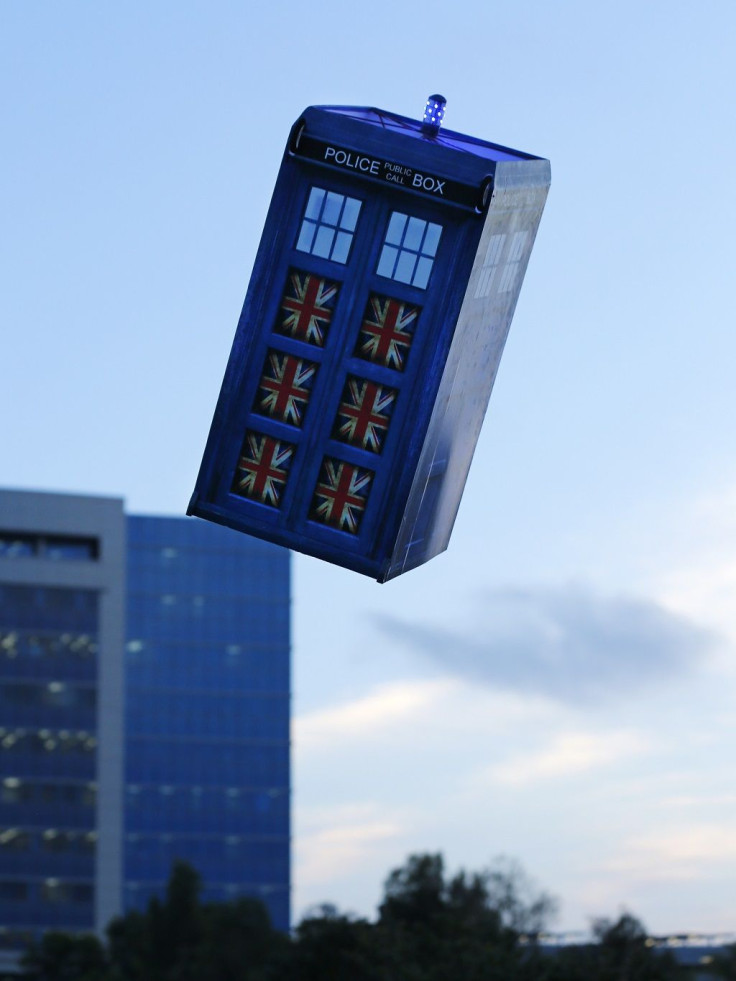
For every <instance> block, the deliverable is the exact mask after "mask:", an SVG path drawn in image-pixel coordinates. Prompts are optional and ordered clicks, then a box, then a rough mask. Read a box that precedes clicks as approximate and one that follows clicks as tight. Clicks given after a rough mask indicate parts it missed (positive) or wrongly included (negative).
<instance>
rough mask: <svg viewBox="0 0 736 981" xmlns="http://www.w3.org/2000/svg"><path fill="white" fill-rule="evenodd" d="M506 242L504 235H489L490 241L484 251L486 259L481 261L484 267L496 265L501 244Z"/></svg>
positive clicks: (499, 256)
mask: <svg viewBox="0 0 736 981" xmlns="http://www.w3.org/2000/svg"><path fill="white" fill-rule="evenodd" d="M505 241H506V236H505V235H491V238H490V241H489V243H488V248H487V249H486V257H485V259H484V260H483V265H484V266H495V265H496V263H497V262H498V261H499V259H500V258H501V249H502V248H503V243H504V242H505Z"/></svg>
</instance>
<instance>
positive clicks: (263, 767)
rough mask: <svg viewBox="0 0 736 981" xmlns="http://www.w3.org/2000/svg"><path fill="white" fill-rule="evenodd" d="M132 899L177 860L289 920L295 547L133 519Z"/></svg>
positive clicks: (128, 825)
mask: <svg viewBox="0 0 736 981" xmlns="http://www.w3.org/2000/svg"><path fill="white" fill-rule="evenodd" d="M127 639H128V642H127V650H126V683H127V707H126V724H125V729H126V796H125V833H126V834H125V846H124V847H125V855H124V865H125V906H126V908H138V909H142V908H144V907H145V905H146V904H147V902H148V900H149V899H150V897H151V896H153V895H161V894H162V892H163V890H164V888H165V884H166V881H167V879H168V876H169V873H170V870H171V864H172V862H173V861H174V860H175V859H176V858H181V859H184V860H186V861H188V862H190V863H191V864H192V865H193V866H194V867H195V868H196V869H197V871H198V872H199V873H200V875H201V877H202V880H203V886H204V888H203V898H204V899H216V900H229V899H233V898H235V897H236V896H239V895H254V896H257V897H259V898H261V899H262V900H263V901H264V902H265V903H266V905H267V906H268V908H269V911H270V914H271V917H272V920H273V922H274V924H275V925H276V926H277V927H279V928H280V929H284V930H286V929H288V926H289V856H290V842H289V833H290V807H289V781H290V765H289V689H290V670H289V554H288V552H286V551H284V550H283V549H279V548H276V547H274V546H273V545H270V544H268V543H265V542H261V541H258V540H256V539H253V538H246V537H244V536H241V535H235V534H233V532H231V531H229V530H228V529H226V528H217V527H214V526H212V525H205V524H199V523H195V522H185V521H182V520H181V519H179V518H173V519H171V518H155V517H137V516H134V517H130V518H128V620H127Z"/></svg>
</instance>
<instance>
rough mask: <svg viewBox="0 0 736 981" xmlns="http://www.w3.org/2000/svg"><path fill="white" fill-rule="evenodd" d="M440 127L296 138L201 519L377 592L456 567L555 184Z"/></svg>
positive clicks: (429, 122) (399, 119)
mask: <svg viewBox="0 0 736 981" xmlns="http://www.w3.org/2000/svg"><path fill="white" fill-rule="evenodd" d="M443 111H444V100H443V99H442V97H441V96H432V97H430V99H429V100H428V102H427V108H426V110H425V115H424V120H423V121H419V120H417V121H414V120H411V119H407V118H405V117H403V116H398V115H395V114H393V113H389V112H384V111H381V110H378V109H371V108H354V107H346V106H311V107H310V108H308V109H307V110H306V111H305V112H304V113H303V115H302V116H301V117H300V118H299V119H298V120H297V122H296V123H295V124H294V127H293V129H292V131H291V134H290V136H289V141H288V144H287V147H286V151H285V153H284V158H283V162H282V164H281V169H280V171H279V175H278V179H277V181H276V188H275V190H274V193H273V199H272V201H271V206H270V209H269V212H268V217H267V218H266V225H265V228H264V230H263V237H262V238H261V243H260V246H259V249H258V253H257V257H256V261H255V268H254V270H253V275H252V277H251V281H250V286H249V287H248V292H247V295H246V298H245V304H244V306H243V312H242V314H241V317H240V322H239V324H238V329H237V333H236V335H235V340H234V343H233V348H232V352H231V354H230V360H229V362H228V365H227V370H226V372H225V378H224V381H223V385H222V390H221V392H220V397H219V400H218V403H217V407H216V410H215V416H214V420H213V422H212V427H211V430H210V434H209V438H208V441H207V446H206V448H205V453H204V458H203V461H202V466H201V469H200V472H199V476H198V479H197V483H196V487H195V490H194V495H193V497H192V500H191V503H190V506H189V512H188V513H189V514H195V515H199V516H200V517H203V518H207V519H209V520H210V521H216V522H219V523H221V524H224V525H229V526H230V527H232V528H237V529H239V530H240V531H244V532H248V533H249V534H251V535H256V536H258V537H260V538H265V539H268V540H270V541H272V542H277V543H279V544H281V545H285V546H288V547H289V548H294V549H297V550H299V551H301V552H306V553H308V554H309V555H314V556H318V557H319V558H322V559H326V560H327V561H329V562H333V563H336V564H338V565H341V566H345V567H347V568H349V569H353V570H355V571H356V572H361V573H364V574H365V575H369V576H372V577H374V578H375V579H378V580H379V582H385V581H386V580H387V579H391V578H393V577H395V576H398V575H400V574H401V573H402V572H406V571H408V570H409V569H412V568H415V567H416V566H418V565H421V564H422V563H424V562H426V561H427V560H428V559H430V558H432V557H433V556H435V555H437V553H439V552H441V551H443V550H444V549H445V548H446V547H447V544H448V541H449V538H450V533H451V531H452V526H453V523H454V520H455V515H456V513H457V509H458V506H459V503H460V498H461V495H462V491H463V487H464V486H465V480H466V477H467V474H468V469H469V467H470V462H471V459H472V456H473V451H474V449H475V445H476V441H477V438H478V434H479V432H480V427H481V423H482V421H483V416H484V414H485V410H486V407H487V404H488V400H489V398H490V394H491V388H492V386H493V381H494V378H495V375H496V370H497V368H498V363H499V360H500V357H501V352H502V350H503V346H504V342H505V340H506V335H507V333H508V329H509V325H510V322H511V317H512V314H513V312H514V307H515V305H516V300H517V298H518V295H519V290H520V287H521V282H522V279H523V276H524V272H525V270H526V266H527V262H528V260H529V253H530V251H531V248H532V243H533V242H534V236H535V234H536V231H537V227H538V225H539V220H540V218H541V214H542V209H543V207H544V202H545V199H546V196H547V191H548V188H549V182H550V168H549V162H548V161H547V160H544V159H542V158H539V157H534V156H531V155H530V154H528V153H521V152H519V151H518V150H510V149H508V148H506V147H502V146H498V145H496V144H494V143H487V142H485V141H483V140H479V139H474V138H473V137H469V136H463V135H462V134H460V133H454V132H452V131H450V130H446V129H442V128H441V126H440V124H441V121H442V115H443Z"/></svg>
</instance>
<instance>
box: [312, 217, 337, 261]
mask: <svg viewBox="0 0 736 981" xmlns="http://www.w3.org/2000/svg"><path fill="white" fill-rule="evenodd" d="M334 238H335V229H334V228H328V227H327V225H320V227H319V230H318V231H317V235H316V237H315V239H314V245H313V246H312V255H320V256H322V258H323V259H329V258H330V252H331V251H332V242H333V240H334Z"/></svg>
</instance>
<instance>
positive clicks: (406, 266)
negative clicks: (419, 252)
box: [394, 249, 417, 283]
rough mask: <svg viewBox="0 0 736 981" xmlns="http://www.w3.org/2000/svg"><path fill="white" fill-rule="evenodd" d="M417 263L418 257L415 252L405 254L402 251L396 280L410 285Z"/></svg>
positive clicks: (397, 266)
mask: <svg viewBox="0 0 736 981" xmlns="http://www.w3.org/2000/svg"><path fill="white" fill-rule="evenodd" d="M416 262H417V257H416V254H415V253H414V252H404V250H403V249H402V250H401V252H400V253H399V261H398V262H397V263H396V271H395V272H394V279H397V280H398V281H399V282H400V283H410V282H411V280H412V276H413V275H414V266H415V265H416Z"/></svg>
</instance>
